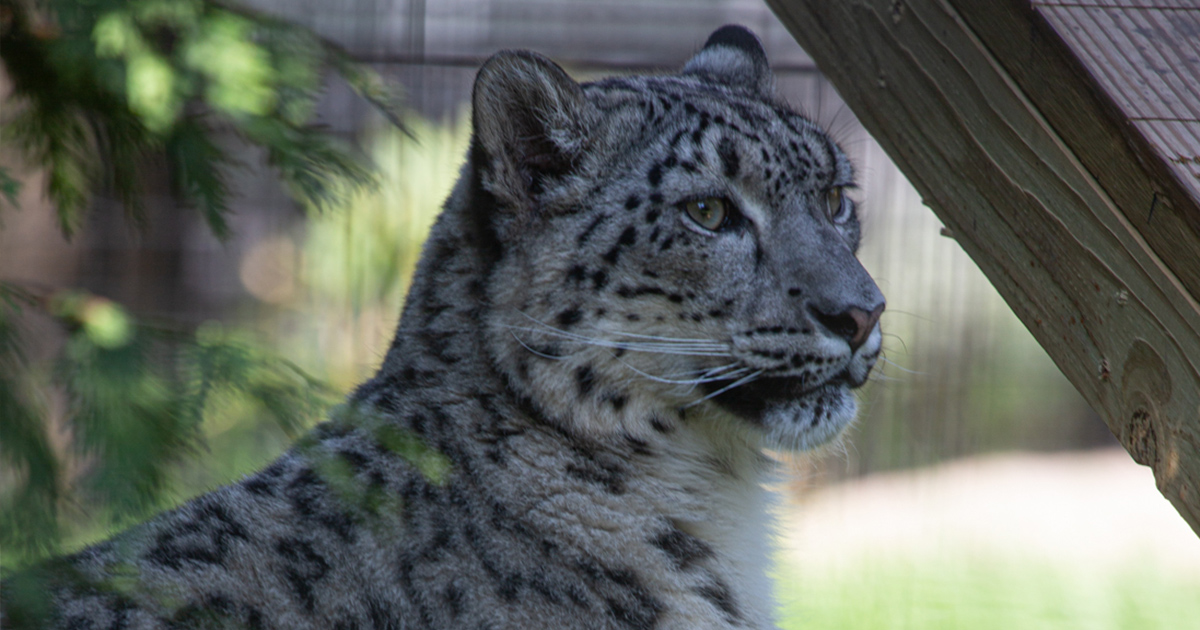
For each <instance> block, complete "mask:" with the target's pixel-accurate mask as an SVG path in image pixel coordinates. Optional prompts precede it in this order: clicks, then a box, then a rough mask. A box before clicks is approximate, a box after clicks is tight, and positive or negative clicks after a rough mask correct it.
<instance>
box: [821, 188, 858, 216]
mask: <svg viewBox="0 0 1200 630" xmlns="http://www.w3.org/2000/svg"><path fill="white" fill-rule="evenodd" d="M853 207H854V203H853V202H851V201H850V200H849V199H847V198H846V195H845V192H844V191H843V189H842V187H841V186H837V187H834V188H830V189H829V192H827V193H825V211H826V212H828V213H829V220H830V221H833V222H834V223H837V224H842V223H845V222H846V221H847V220H848V219H849V218H850V210H851V208H853Z"/></svg>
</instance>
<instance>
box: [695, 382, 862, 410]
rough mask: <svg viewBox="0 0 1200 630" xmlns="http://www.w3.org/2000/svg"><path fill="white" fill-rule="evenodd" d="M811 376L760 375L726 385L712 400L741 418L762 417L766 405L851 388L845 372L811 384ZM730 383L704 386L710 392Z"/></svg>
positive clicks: (818, 396)
mask: <svg viewBox="0 0 1200 630" xmlns="http://www.w3.org/2000/svg"><path fill="white" fill-rule="evenodd" d="M811 380H812V379H808V378H803V377H800V376H776V377H768V378H760V379H756V380H754V381H751V382H749V383H746V384H744V385H739V386H737V387H733V388H729V389H728V390H726V391H723V392H721V393H719V394H717V395H715V396H713V400H714V401H715V402H716V403H717V404H718V405H720V406H722V407H724V408H725V409H727V410H728V411H730V412H733V413H734V414H736V415H738V416H741V417H743V418H761V417H762V416H763V414H764V412H765V411H766V410H767V408H768V407H770V406H772V405H778V404H780V403H785V402H792V401H797V400H803V399H806V398H807V399H814V400H815V399H818V398H820V397H821V395H822V394H832V393H834V392H836V391H838V390H843V389H853V388H854V387H855V385H854V384H853V383H852V382H851V379H850V376H849V374H848V373H846V372H842V373H840V374H837V375H836V376H834V377H832V378H829V379H826V380H825V381H822V382H820V383H816V384H813V383H812V382H811ZM729 384H730V383H721V382H714V383H709V384H707V385H706V387H707V388H708V389H709V393H710V394H711V393H712V392H719V391H720V390H721V389H722V388H723V387H727V386H728V385H729Z"/></svg>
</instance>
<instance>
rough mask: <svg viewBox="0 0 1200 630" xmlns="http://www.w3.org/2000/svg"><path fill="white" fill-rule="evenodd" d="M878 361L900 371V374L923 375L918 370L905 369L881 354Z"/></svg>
mask: <svg viewBox="0 0 1200 630" xmlns="http://www.w3.org/2000/svg"><path fill="white" fill-rule="evenodd" d="M879 360H880V361H883V362H884V363H886V364H887V365H890V366H892V367H894V368H896V369H897V370H900V371H901V372H904V373H906V374H912V375H914V376H924V375H925V372H922V371H920V370H910V369H909V368H906V367H904V366H903V365H900V364H899V363H896V362H895V361H893V360H891V359H889V358H887V357H885V356H883V355H882V354H881V355H879Z"/></svg>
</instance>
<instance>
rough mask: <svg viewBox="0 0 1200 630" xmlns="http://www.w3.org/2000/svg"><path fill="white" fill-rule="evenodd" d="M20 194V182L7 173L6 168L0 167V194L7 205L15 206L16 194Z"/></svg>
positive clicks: (16, 204)
mask: <svg viewBox="0 0 1200 630" xmlns="http://www.w3.org/2000/svg"><path fill="white" fill-rule="evenodd" d="M20 194H21V182H19V181H17V180H15V179H13V176H12V175H11V174H9V172H8V169H6V168H0V196H3V197H4V199H5V200H6V201H8V203H9V205H11V206H13V207H14V208H15V207H17V206H18V205H20V204H18V203H17V196H18V195H20Z"/></svg>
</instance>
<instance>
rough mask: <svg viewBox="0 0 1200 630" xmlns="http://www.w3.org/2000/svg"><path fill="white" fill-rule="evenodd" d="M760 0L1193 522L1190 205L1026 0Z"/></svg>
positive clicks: (1198, 350) (1196, 397) (1196, 408)
mask: <svg viewBox="0 0 1200 630" xmlns="http://www.w3.org/2000/svg"><path fill="white" fill-rule="evenodd" d="M768 4H770V5H771V6H772V8H773V9H774V10H775V12H776V13H777V14H778V15H779V17H780V19H781V20H782V21H783V22H784V24H785V25H787V26H788V28H789V29H790V30H791V32H792V34H793V35H794V36H795V37H796V39H797V41H798V42H800V44H801V45H802V46H803V47H804V48H805V49H806V50H807V51H808V52H809V53H810V54H811V55H812V57H813V59H814V60H815V61H816V62H817V65H818V66H819V67H820V68H821V69H822V70H823V71H824V73H825V74H826V76H828V77H829V78H830V80H831V81H832V82H833V84H834V85H835V86H836V87H837V88H838V90H839V91H840V92H841V94H842V96H843V98H844V99H845V101H846V102H847V103H848V104H849V105H850V107H851V109H853V110H854V112H855V114H856V115H857V116H858V117H859V119H860V120H861V121H862V123H863V124H864V126H866V128H867V129H868V130H869V131H870V132H871V133H872V134H873V135H874V136H875V138H876V139H877V140H878V141H879V143H880V144H881V145H882V146H883V147H884V149H885V150H887V152H888V153H889V154H890V155H891V156H892V158H893V160H895V161H896V163H897V165H899V167H900V168H901V170H903V171H904V173H905V174H906V175H907V176H908V177H909V179H910V180H911V181H912V183H913V185H914V186H915V187H916V188H917V190H918V191H920V193H921V195H922V196H923V197H924V198H925V200H926V202H927V203H928V204H929V205H930V206H931V207H932V208H933V210H934V212H936V213H937V215H938V216H939V218H941V219H942V221H944V222H945V223H946V225H947V226H948V227H949V228H950V229H951V230H952V232H953V233H954V235H955V237H956V238H957V239H958V241H959V243H961V245H962V246H963V248H964V249H965V250H966V252H967V253H968V254H969V255H970V256H971V258H972V259H974V260H975V261H976V263H978V264H979V267H980V268H981V269H982V270H983V271H984V273H985V274H986V275H987V276H988V278H989V279H990V280H991V281H992V283H993V284H994V285H995V286H996V288H997V289H998V290H999V292H1000V294H1001V295H1003V296H1004V298H1005V300H1006V301H1007V302H1008V303H1009V305H1010V306H1012V308H1013V310H1014V312H1016V314H1017V315H1018V317H1020V318H1021V320H1022V321H1023V322H1024V323H1025V325H1026V326H1027V327H1028V328H1029V329H1030V331H1031V332H1032V333H1033V334H1034V336H1035V337H1036V338H1037V339H1038V341H1039V342H1040V343H1041V344H1042V346H1043V347H1044V348H1045V349H1046V350H1047V352H1048V353H1049V354H1050V356H1051V357H1052V358H1053V359H1054V361H1055V363H1056V364H1057V365H1058V367H1059V368H1060V369H1061V370H1062V371H1063V373H1064V374H1066V376H1067V377H1068V378H1069V379H1070V380H1071V382H1072V383H1073V384H1074V385H1075V386H1076V387H1077V388H1078V389H1079V391H1080V392H1081V393H1082V394H1083V396H1084V397H1085V398H1086V399H1087V400H1088V402H1089V403H1090V404H1091V405H1092V406H1093V408H1095V410H1096V411H1097V412H1098V413H1099V414H1100V415H1101V416H1102V417H1103V418H1104V419H1105V421H1106V422H1107V423H1108V426H1109V428H1110V429H1111V430H1112V431H1113V433H1114V434H1115V435H1116V436H1117V437H1118V438H1119V439H1120V440H1121V443H1122V444H1123V445H1124V446H1125V448H1126V449H1127V450H1128V451H1129V452H1130V454H1131V455H1132V456H1133V458H1134V459H1135V460H1137V461H1138V462H1140V463H1143V464H1145V465H1148V466H1151V467H1152V468H1153V469H1154V473H1155V479H1156V480H1157V483H1158V487H1159V489H1160V490H1161V491H1162V493H1163V495H1164V496H1166V498H1167V499H1169V500H1170V501H1171V503H1172V504H1173V505H1174V506H1175V507H1176V509H1177V510H1178V511H1179V512H1180V514H1181V515H1182V516H1183V517H1184V518H1185V519H1186V520H1187V522H1188V523H1189V524H1190V525H1191V527H1192V528H1193V530H1195V531H1197V532H1200V492H1198V489H1200V305H1198V304H1197V301H1196V299H1195V297H1194V296H1196V295H1200V291H1198V290H1197V289H1200V264H1198V262H1197V256H1196V252H1200V238H1197V236H1196V234H1197V232H1196V231H1195V230H1193V229H1192V228H1193V225H1192V219H1193V218H1197V217H1200V213H1198V214H1195V215H1194V216H1189V213H1192V212H1194V211H1195V208H1196V204H1195V200H1194V199H1193V198H1192V197H1191V196H1190V195H1189V194H1188V193H1187V192H1186V191H1185V189H1184V188H1183V187H1182V186H1180V185H1179V182H1178V181H1177V180H1175V179H1174V177H1173V176H1172V175H1171V171H1170V169H1169V168H1168V167H1167V166H1166V165H1165V164H1164V163H1163V160H1162V158H1161V157H1159V156H1158V155H1157V154H1156V153H1155V152H1154V151H1153V149H1152V147H1151V145H1150V143H1148V142H1147V141H1146V139H1145V138H1142V137H1141V136H1140V134H1139V132H1138V130H1137V129H1136V128H1134V127H1133V126H1132V125H1130V124H1129V123H1128V121H1126V120H1125V119H1124V118H1123V115H1122V114H1121V112H1120V109H1119V108H1118V107H1116V106H1114V104H1113V103H1112V102H1111V100H1108V99H1107V97H1105V96H1104V95H1103V93H1102V92H1101V91H1100V90H1099V88H1098V86H1097V83H1096V82H1095V80H1094V79H1093V78H1092V77H1091V76H1090V75H1089V74H1088V73H1087V72H1086V70H1085V69H1083V68H1082V66H1080V65H1079V64H1078V63H1077V62H1073V61H1072V58H1071V53H1070V52H1069V50H1068V49H1067V48H1066V47H1065V46H1064V45H1063V43H1062V42H1061V40H1059V39H1057V37H1056V36H1055V34H1054V32H1053V31H1052V30H1050V29H1049V28H1048V27H1047V24H1046V23H1045V22H1044V20H1041V19H1040V17H1039V16H1037V15H1036V14H1035V13H1034V12H1033V11H1032V10H1031V9H1029V7H1028V5H1024V9H1020V8H1016V7H1018V3H1010V2H1005V1H1001V2H969V1H967V0H963V1H962V2H961V3H954V5H952V4H951V3H950V2H948V1H947V0H908V1H897V0H844V1H840V2H824V1H822V0H768ZM956 6H958V7H959V8H960V9H961V8H963V7H966V8H965V9H963V10H970V11H974V12H976V13H974V14H972V15H970V16H964V15H963V14H961V13H960V12H959V10H957V9H956ZM997 7H1000V8H998V9H997ZM980 13H982V14H984V15H982V16H981V15H980ZM1022 20H1023V21H1022ZM982 22H987V24H981V23H982ZM977 24H979V25H980V26H979V28H978V30H977V29H976V28H974V26H975V25H977ZM979 30H986V31H988V34H987V35H986V36H985V35H981V34H980V32H979ZM1004 32H1007V33H1008V38H1009V39H1008V40H1006V41H1005V42H1004V44H1003V45H999V44H997V43H996V42H995V41H994V40H995V39H996V38H997V37H1000V36H1001V35H1002V34H1003V33H1004ZM1015 66H1021V69H1020V70H1019V71H1014V70H1012V68H1013V67H1015ZM1018 75H1020V76H1018ZM1023 82H1026V83H1038V84H1039V85H1040V87H1038V88H1036V89H1029V88H1027V87H1026V86H1025V85H1023ZM1056 103H1057V104H1056ZM1064 103H1065V106H1066V107H1069V108H1073V116H1072V110H1071V109H1067V110H1061V109H1054V108H1055V107H1059V108H1062V107H1064ZM1047 108H1050V109H1053V110H1054V111H1053V112H1048V111H1047ZM1072 121H1073V122H1072ZM1081 122H1082V123H1083V124H1086V125H1092V126H1093V128H1091V129H1076V128H1073V127H1072V125H1079V124H1080V123H1081ZM1152 208H1153V209H1154V211H1155V215H1154V216H1153V217H1151V218H1146V217H1145V215H1146V214H1147V213H1148V211H1149V210H1150V209H1152ZM1159 213H1161V215H1160V214H1159ZM1134 217H1140V218H1138V219H1136V220H1135V218H1134ZM1139 222H1140V223H1139ZM1168 222H1170V224H1169V225H1168V226H1167V227H1168V228H1169V230H1170V231H1171V232H1172V233H1171V234H1166V232H1167V230H1165V229H1160V230H1159V232H1154V230H1155V229H1157V228H1156V227H1153V226H1163V225H1164V224H1168ZM1146 225H1149V226H1151V227H1150V228H1149V229H1148V230H1145V232H1146V233H1143V230H1142V229H1140V227H1142V226H1146ZM1183 252H1188V254H1187V256H1186V257H1184V258H1180V256H1181V255H1182V253H1183ZM1114 509H1119V506H1114Z"/></svg>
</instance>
